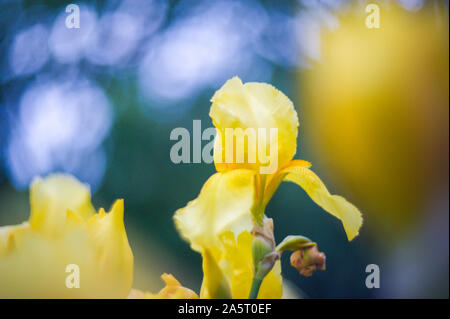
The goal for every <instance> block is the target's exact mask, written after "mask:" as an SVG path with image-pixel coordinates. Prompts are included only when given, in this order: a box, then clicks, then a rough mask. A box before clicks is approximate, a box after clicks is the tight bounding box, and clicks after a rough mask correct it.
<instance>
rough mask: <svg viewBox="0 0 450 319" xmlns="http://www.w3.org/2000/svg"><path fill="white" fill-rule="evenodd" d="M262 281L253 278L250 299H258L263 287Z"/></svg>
mask: <svg viewBox="0 0 450 319" xmlns="http://www.w3.org/2000/svg"><path fill="white" fill-rule="evenodd" d="M262 281H263V280H262V279H260V278H256V277H254V278H253V282H252V289H251V290H250V297H248V298H249V299H256V298H257V297H258V292H259V288H260V287H261V284H262Z"/></svg>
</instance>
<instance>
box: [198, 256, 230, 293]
mask: <svg viewBox="0 0 450 319" xmlns="http://www.w3.org/2000/svg"><path fill="white" fill-rule="evenodd" d="M221 249H222V247H213V248H209V249H205V251H204V252H203V253H202V260H203V265H202V268H203V282H202V287H201V290H200V298H202V299H229V298H231V297H232V293H231V290H230V282H229V278H227V277H226V274H225V272H224V270H223V269H222V267H221V266H220V265H219V262H220V261H221V260H222V257H223V252H222V251H221Z"/></svg>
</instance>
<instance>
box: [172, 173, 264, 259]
mask: <svg viewBox="0 0 450 319" xmlns="http://www.w3.org/2000/svg"><path fill="white" fill-rule="evenodd" d="M254 178H255V177H254V173H253V172H252V171H250V170H233V171H227V172H220V173H216V174H214V175H213V176H211V177H210V178H209V179H208V181H207V182H206V183H205V185H203V188H202V190H201V191H200V194H199V196H198V197H197V198H196V199H194V200H193V201H191V202H189V203H188V205H187V206H186V207H184V208H181V209H179V210H177V211H176V213H175V216H174V221H175V225H176V227H177V229H178V231H179V233H180V234H181V236H182V237H183V238H184V239H186V240H187V241H188V242H189V243H190V244H191V247H192V249H194V250H195V251H198V252H200V253H202V252H203V251H204V250H205V249H207V248H211V247H217V246H219V245H220V241H219V236H220V234H222V233H224V232H225V231H228V230H231V231H233V233H235V234H239V233H241V232H242V231H244V230H251V229H252V213H251V211H252V208H253V205H254V196H255V191H254Z"/></svg>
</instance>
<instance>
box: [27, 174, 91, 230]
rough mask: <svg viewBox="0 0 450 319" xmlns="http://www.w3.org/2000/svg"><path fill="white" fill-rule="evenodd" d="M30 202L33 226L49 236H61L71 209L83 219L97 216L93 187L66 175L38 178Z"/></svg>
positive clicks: (31, 189) (32, 186)
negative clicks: (92, 201)
mask: <svg viewBox="0 0 450 319" xmlns="http://www.w3.org/2000/svg"><path fill="white" fill-rule="evenodd" d="M30 203H31V216H30V225H31V227H32V228H33V229H35V230H38V231H40V232H43V233H46V234H48V235H55V234H58V233H61V231H62V229H63V226H64V224H65V219H66V212H67V210H68V209H70V210H71V211H72V212H73V213H74V214H77V215H78V216H80V217H81V218H82V219H83V220H86V219H87V218H89V217H90V216H92V215H93V214H94V213H95V210H94V208H93V206H92V204H91V194H90V190H89V186H87V185H84V184H82V183H80V182H79V181H78V180H77V179H75V178H74V177H72V176H70V175H66V174H52V175H49V176H48V177H47V178H45V179H41V178H36V179H34V180H33V182H32V185H31V188H30Z"/></svg>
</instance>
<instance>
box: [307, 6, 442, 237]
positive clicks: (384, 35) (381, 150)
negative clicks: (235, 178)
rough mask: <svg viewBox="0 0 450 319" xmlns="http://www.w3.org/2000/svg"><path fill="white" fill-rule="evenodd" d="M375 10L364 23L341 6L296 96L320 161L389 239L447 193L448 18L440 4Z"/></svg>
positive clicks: (360, 14) (354, 9)
mask: <svg viewBox="0 0 450 319" xmlns="http://www.w3.org/2000/svg"><path fill="white" fill-rule="evenodd" d="M380 14H381V22H380V28H379V29H368V28H367V27H366V26H365V24H364V23H362V22H361V21H364V19H365V12H364V11H363V10H362V8H361V4H360V3H356V2H355V4H354V5H352V6H350V8H349V10H345V11H342V12H341V13H339V16H338V18H339V25H338V26H336V28H334V29H333V30H326V31H324V32H323V34H322V41H321V54H320V60H319V61H317V62H316V63H314V64H313V65H312V67H311V69H309V70H305V71H303V72H301V73H300V78H299V83H300V85H299V87H300V88H301V92H300V94H299V96H300V97H301V98H302V101H301V102H302V105H303V109H302V110H303V118H304V119H305V121H304V122H305V127H306V130H307V131H308V138H309V140H310V143H309V145H311V148H312V149H313V150H314V151H315V153H317V154H318V159H319V161H320V164H321V165H323V167H324V168H325V169H328V170H329V172H330V174H331V175H333V176H334V177H335V179H336V181H338V182H339V185H341V187H343V188H346V189H351V190H352V193H353V194H354V196H355V198H357V199H358V201H359V202H360V203H361V204H362V205H365V207H366V209H367V211H368V213H369V214H371V216H370V218H372V220H373V221H374V222H377V225H378V227H377V233H378V234H379V233H380V232H382V234H383V236H378V237H379V238H384V239H386V241H387V242H388V243H389V245H391V244H392V239H393V237H399V236H401V235H402V234H404V232H405V231H406V230H411V226H422V225H423V223H422V219H421V218H418V217H419V216H420V214H421V213H422V212H423V213H424V215H423V216H424V217H425V216H427V215H428V212H429V205H430V202H431V201H433V200H435V199H434V197H435V196H439V195H437V194H439V193H440V192H442V193H448V189H447V188H448V167H449V166H448V154H449V151H448V150H449V149H448V146H449V134H448V130H449V121H448V118H449V59H448V54H449V24H448V23H449V20H448V8H445V5H443V4H439V2H438V1H436V2H431V1H430V2H429V3H428V2H427V4H424V6H423V8H422V9H421V10H418V11H416V12H412V11H408V10H406V9H403V8H401V7H400V6H399V5H397V4H396V3H395V2H386V3H380ZM355 185H358V187H355ZM425 218H426V217H425Z"/></svg>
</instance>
